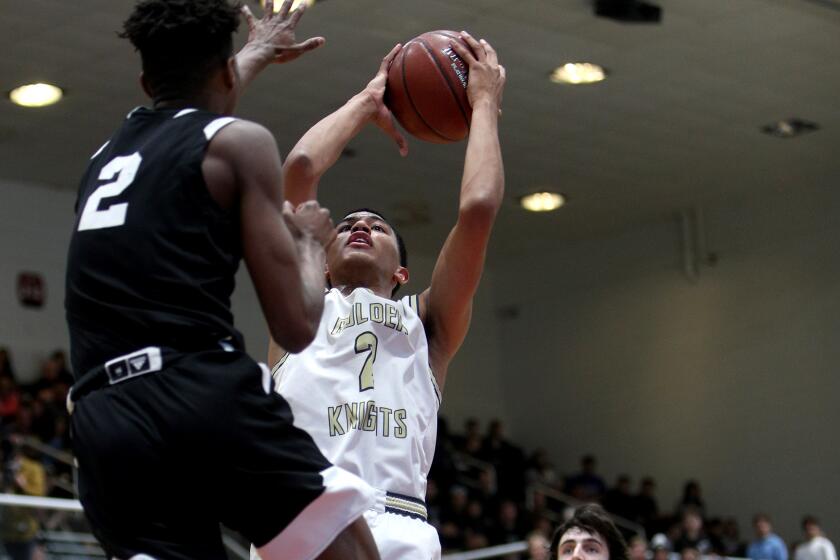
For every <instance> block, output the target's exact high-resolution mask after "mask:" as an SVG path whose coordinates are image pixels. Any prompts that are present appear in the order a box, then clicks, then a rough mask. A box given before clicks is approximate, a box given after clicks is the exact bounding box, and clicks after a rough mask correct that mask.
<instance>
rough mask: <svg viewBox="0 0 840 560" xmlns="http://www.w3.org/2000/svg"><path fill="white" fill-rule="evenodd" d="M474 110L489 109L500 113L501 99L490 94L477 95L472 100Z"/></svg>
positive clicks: (494, 112) (496, 113) (493, 112)
mask: <svg viewBox="0 0 840 560" xmlns="http://www.w3.org/2000/svg"><path fill="white" fill-rule="evenodd" d="M472 110H473V113H475V112H482V111H487V112H489V113H492V114H495V115H498V114H499V101H498V100H497V99H495V98H494V97H493V96H492V95H490V94H487V95H482V96H477V97H476V98H475V100H474V101H473V102H472Z"/></svg>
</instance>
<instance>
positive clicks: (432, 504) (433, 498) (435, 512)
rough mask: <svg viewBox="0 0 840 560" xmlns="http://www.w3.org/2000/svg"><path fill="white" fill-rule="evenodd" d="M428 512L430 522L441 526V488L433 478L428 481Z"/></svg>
mask: <svg viewBox="0 0 840 560" xmlns="http://www.w3.org/2000/svg"><path fill="white" fill-rule="evenodd" d="M426 513H427V515H428V520H429V523H430V524H431V525H432V526H434V527H440V514H441V505H440V489H439V487H438V484H437V481H436V480H435V479H433V478H430V479H429V480H427V481H426Z"/></svg>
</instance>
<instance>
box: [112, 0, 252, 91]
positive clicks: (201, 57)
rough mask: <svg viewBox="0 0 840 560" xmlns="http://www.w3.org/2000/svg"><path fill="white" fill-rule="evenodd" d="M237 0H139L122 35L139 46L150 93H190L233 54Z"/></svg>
mask: <svg viewBox="0 0 840 560" xmlns="http://www.w3.org/2000/svg"><path fill="white" fill-rule="evenodd" d="M238 28H239V5H238V4H237V5H231V4H229V3H228V1H227V0H143V1H142V2H139V3H138V4H137V5H136V6H135V8H134V11H133V12H132V13H131V15H130V16H129V17H128V19H127V20H126V21H125V23H124V24H123V32H122V33H120V37H123V38H127V39H128V40H129V41H131V44H132V45H134V47H135V48H136V49H137V50H138V51H139V52H140V57H141V59H142V61H143V74H144V76H145V78H146V82H147V83H148V84H149V88H150V89H151V90H152V95H153V96H154V97H156V98H157V97H160V96H164V95H189V94H193V93H195V92H196V91H198V90H199V89H201V87H202V86H204V84H205V83H206V80H207V77H208V73H210V72H211V71H212V70H214V69H215V68H218V67H223V66H224V65H225V64H226V63H227V60H228V59H229V58H230V57H231V55H232V54H233V34H234V33H235V32H236V30H237V29H238Z"/></svg>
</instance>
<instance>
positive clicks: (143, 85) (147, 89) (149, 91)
mask: <svg viewBox="0 0 840 560" xmlns="http://www.w3.org/2000/svg"><path fill="white" fill-rule="evenodd" d="M138 79H139V80H140V87H141V88H143V91H145V92H146V95H148V96H149V99H154V98H155V96H154V95H152V88H151V87H149V81H148V80H147V79H146V75H145V74H144V73H143V72H140V76H139V78H138Z"/></svg>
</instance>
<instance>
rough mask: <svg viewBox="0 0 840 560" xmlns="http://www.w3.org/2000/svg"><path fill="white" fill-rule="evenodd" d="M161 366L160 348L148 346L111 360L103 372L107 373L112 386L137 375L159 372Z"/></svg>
mask: <svg viewBox="0 0 840 560" xmlns="http://www.w3.org/2000/svg"><path fill="white" fill-rule="evenodd" d="M162 365H163V360H162V359H161V355H160V348H157V347H155V346H150V347H149V348H144V349H142V350H138V351H137V352H133V353H131V354H126V355H125V356H120V357H119V358H115V359H113V360H111V361H110V362H108V363H106V364H105V371H106V372H107V373H108V379H109V381H110V383H111V385H113V384H114V383H119V382H120V381H125V380H126V379H131V378H132V377H137V376H138V375H143V374H145V373H150V372H153V371H160V369H161V366H162Z"/></svg>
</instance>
